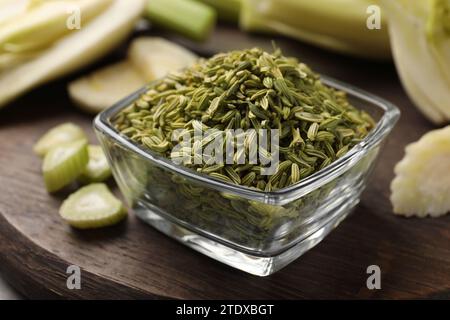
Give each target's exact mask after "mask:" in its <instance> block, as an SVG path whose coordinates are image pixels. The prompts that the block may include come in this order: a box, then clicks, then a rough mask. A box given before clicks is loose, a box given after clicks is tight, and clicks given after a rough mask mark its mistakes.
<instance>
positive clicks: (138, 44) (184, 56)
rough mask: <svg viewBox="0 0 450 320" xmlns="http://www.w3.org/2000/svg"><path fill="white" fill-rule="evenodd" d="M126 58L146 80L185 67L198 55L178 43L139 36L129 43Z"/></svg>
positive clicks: (160, 76)
mask: <svg viewBox="0 0 450 320" xmlns="http://www.w3.org/2000/svg"><path fill="white" fill-rule="evenodd" d="M128 58H129V60H130V61H131V63H132V64H133V65H134V67H135V68H136V69H137V70H139V71H140V72H141V73H142V74H143V76H144V78H145V80H146V81H151V80H155V79H158V78H162V77H164V76H165V75H166V74H167V73H169V72H171V71H176V70H179V69H182V68H185V67H187V66H189V65H190V64H192V63H193V62H194V61H195V60H196V59H197V58H198V57H197V56H196V55H195V54H194V53H192V52H191V51H189V50H187V49H185V48H183V47H181V46H180V45H178V44H176V43H173V42H170V41H168V40H165V39H163V38H159V37H140V38H137V39H135V40H133V42H132V43H131V45H130V48H129V50H128Z"/></svg>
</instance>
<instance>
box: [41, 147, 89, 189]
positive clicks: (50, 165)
mask: <svg viewBox="0 0 450 320" xmlns="http://www.w3.org/2000/svg"><path fill="white" fill-rule="evenodd" d="M88 161H89V156H88V151H87V142H86V141H85V140H79V141H75V142H72V143H67V144H62V145H59V146H57V147H54V148H53V149H51V150H50V151H49V152H48V153H47V154H46V155H45V158H44V163H43V164H42V173H43V175H44V181H45V186H46V188H47V191H48V192H55V191H58V190H60V189H62V188H64V187H65V186H67V185H69V184H71V183H72V182H73V181H75V180H76V179H77V178H78V177H79V176H80V174H81V173H82V172H83V170H84V169H85V168H86V165H87V164H88Z"/></svg>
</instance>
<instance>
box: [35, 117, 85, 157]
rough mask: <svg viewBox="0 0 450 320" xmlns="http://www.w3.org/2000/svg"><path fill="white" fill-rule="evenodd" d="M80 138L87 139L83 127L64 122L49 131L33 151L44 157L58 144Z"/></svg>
mask: <svg viewBox="0 0 450 320" xmlns="http://www.w3.org/2000/svg"><path fill="white" fill-rule="evenodd" d="M78 140H84V141H87V138H86V135H85V133H84V131H83V129H81V128H80V127H79V126H77V125H75V124H73V123H70V122H68V123H63V124H60V125H58V126H56V127H54V128H52V129H50V130H49V131H47V132H46V133H45V134H44V135H43V136H42V137H41V138H40V139H39V140H38V141H37V142H36V144H35V145H34V146H33V151H34V152H35V153H36V154H37V155H39V156H40V157H43V156H45V155H46V154H47V152H49V151H50V150H51V149H52V148H54V147H56V146H59V145H61V144H64V143H69V142H74V141H78Z"/></svg>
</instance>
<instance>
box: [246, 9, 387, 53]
mask: <svg viewBox="0 0 450 320" xmlns="http://www.w3.org/2000/svg"><path fill="white" fill-rule="evenodd" d="M372 4H373V1H371V0H321V1H311V0H242V6H241V15H240V25H241V27H242V28H243V29H244V30H248V31H258V32H269V33H273V32H275V33H279V34H282V35H286V36H289V37H292V38H295V39H298V40H302V41H306V42H308V43H311V44H314V45H317V46H320V47H322V48H326V49H330V50H334V51H337V52H341V53H345V54H350V55H356V56H362V57H369V58H375V59H390V57H391V53H390V48H389V37H388V32H387V28H386V24H385V22H384V19H383V18H382V19H381V23H382V25H381V29H379V30H369V29H368V28H367V19H368V17H369V15H368V14H367V9H368V8H369V7H370V5H372Z"/></svg>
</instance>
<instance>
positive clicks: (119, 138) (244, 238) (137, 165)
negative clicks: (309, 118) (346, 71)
mask: <svg viewBox="0 0 450 320" xmlns="http://www.w3.org/2000/svg"><path fill="white" fill-rule="evenodd" d="M322 80H323V82H324V83H326V84H327V85H329V86H331V87H334V88H336V89H339V90H342V91H345V92H347V95H348V99H349V101H350V102H351V103H352V104H353V105H354V106H356V107H357V108H360V109H363V110H365V111H367V112H368V113H369V114H370V115H371V116H373V117H374V119H375V120H376V127H375V128H374V129H373V130H372V131H371V132H370V134H369V135H368V136H367V137H366V138H365V139H364V140H363V141H362V142H360V143H359V144H357V145H356V146H355V147H353V148H352V149H350V150H349V152H348V153H347V154H346V155H345V156H343V157H342V158H340V159H338V160H337V161H335V162H333V163H332V164H331V165H329V166H328V167H326V168H324V169H322V170H321V171H319V172H317V173H315V174H313V175H311V176H309V177H307V178H305V179H304V180H302V181H301V182H300V183H298V184H296V185H293V186H290V187H288V188H284V189H281V190H277V191H273V192H263V191H256V190H252V189H249V188H246V187H241V186H238V185H231V184H228V183H225V182H221V181H219V180H216V179H214V178H211V177H209V176H206V175H203V174H199V173H197V172H196V171H193V170H191V169H188V168H186V167H183V166H181V165H176V164H175V163H173V162H172V161H171V160H170V159H167V158H164V157H162V156H160V155H158V154H156V153H154V152H152V151H150V150H148V149H146V148H144V147H141V146H140V145H138V144H137V143H135V142H133V141H132V140H130V139H129V138H128V137H126V136H123V135H121V134H120V133H119V132H118V131H117V130H116V129H115V128H114V125H113V123H112V119H114V116H115V115H116V114H117V113H118V112H119V111H121V110H122V109H123V108H125V107H127V106H129V105H130V104H131V103H132V102H133V101H135V100H136V99H138V98H139V96H140V95H141V94H142V93H144V92H145V91H146V90H147V88H146V87H145V88H142V89H141V90H139V91H138V92H136V93H134V94H132V95H131V96H129V97H127V98H125V99H124V100H122V101H120V102H119V103H117V104H116V105H114V106H112V107H111V108H109V109H107V110H105V111H103V112H102V113H101V114H99V115H98V116H97V118H96V119H95V122H94V127H95V130H96V133H97V136H98V138H99V140H100V142H101V144H102V147H103V150H104V151H105V153H106V155H107V157H108V160H109V163H110V165H111V168H112V171H113V175H114V178H115V179H116V181H117V183H118V185H119V188H120V189H121V191H122V193H123V195H124V197H125V199H126V201H127V203H128V205H129V206H130V207H131V208H132V209H133V211H134V212H135V213H136V214H137V216H138V217H139V218H141V219H142V220H144V221H145V222H147V223H148V224H150V225H152V226H153V227H155V228H156V229H158V230H159V231H161V232H163V233H165V234H167V235H168V236H170V237H172V238H175V239H177V240H178V241H180V242H182V243H184V244H185V245H187V246H189V247H191V248H193V249H194V250H197V251H199V252H201V253H203V254H205V255H207V256H209V257H211V258H214V259H216V260H219V261H221V262H223V263H225V264H227V265H230V266H232V267H235V268H237V269H240V270H243V271H246V272H249V273H251V274H254V275H258V276H267V275H270V274H272V273H274V272H276V271H277V270H279V269H281V268H282V267H284V266H286V265H287V264H288V263H290V262H292V261H293V260H295V259H296V258H298V257H299V256H300V255H302V254H303V253H304V252H306V251H307V250H309V249H311V248H312V247H313V246H315V245H316V244H317V243H319V242H320V241H321V240H322V239H323V238H324V237H325V236H326V235H327V234H328V233H329V232H330V231H331V230H332V229H334V228H335V227H336V226H337V225H338V224H339V223H340V222H341V221H342V220H343V219H344V218H345V217H346V216H347V215H348V214H349V213H350V212H351V210H352V209H353V208H354V207H355V206H356V204H357V203H358V202H359V198H360V195H361V192H362V191H363V189H364V187H365V185H366V183H367V178H368V176H369V174H370V172H371V169H372V168H373V166H374V163H375V159H376V158H377V156H378V153H379V151H380V148H381V147H382V144H383V141H384V140H385V138H386V137H387V135H388V134H389V133H390V131H391V130H392V129H393V127H394V125H395V123H396V122H397V120H398V118H399V115H400V112H399V110H398V109H397V108H396V107H395V106H394V105H392V104H391V103H389V102H387V101H385V100H383V99H381V98H378V97H376V96H374V95H371V94H369V93H367V92H364V91H361V90H359V89H356V88H354V87H351V86H349V85H347V84H344V83H341V82H338V81H336V80H333V79H330V78H327V77H322Z"/></svg>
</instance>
